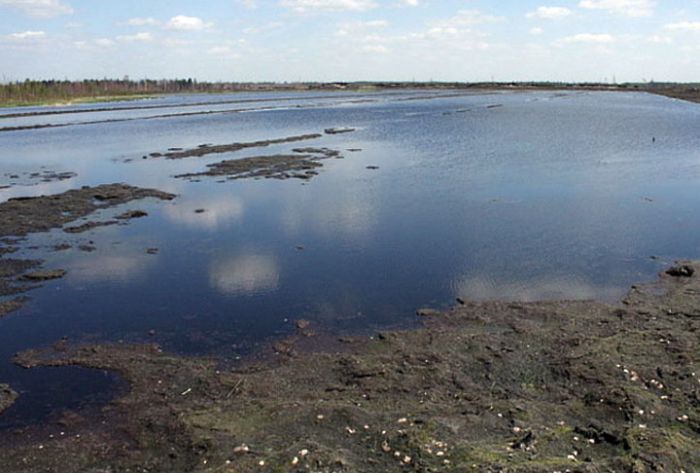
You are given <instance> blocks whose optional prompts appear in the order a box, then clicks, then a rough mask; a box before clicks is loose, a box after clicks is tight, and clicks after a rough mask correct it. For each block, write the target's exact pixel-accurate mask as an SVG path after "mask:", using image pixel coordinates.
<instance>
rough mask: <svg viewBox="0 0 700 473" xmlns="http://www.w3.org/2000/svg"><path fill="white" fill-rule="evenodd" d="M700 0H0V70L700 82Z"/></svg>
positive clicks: (254, 77) (3, 76) (246, 77)
mask: <svg viewBox="0 0 700 473" xmlns="http://www.w3.org/2000/svg"><path fill="white" fill-rule="evenodd" d="M698 58H700V0H683V1H681V0H572V1H564V0H561V1H551V2H550V1H546V0H520V1H516V0H500V1H493V0H492V1H486V0H200V1H192V0H187V1H185V0H167V1H166V0H0V80H3V81H10V80H13V81H14V80H24V79H25V78H31V79H71V80H77V79H85V78H103V77H108V78H122V77H125V76H129V77H130V78H131V79H142V78H150V79H163V78H194V79H197V80H200V81H276V82H282V81H360V80H395V81H411V80H416V81H428V80H435V81H468V82H475V81H491V80H495V81H528V80H546V81H566V82H582V81H605V82H614V81H616V82H640V81H650V80H654V81H680V82H693V81H696V82H700V60H698Z"/></svg>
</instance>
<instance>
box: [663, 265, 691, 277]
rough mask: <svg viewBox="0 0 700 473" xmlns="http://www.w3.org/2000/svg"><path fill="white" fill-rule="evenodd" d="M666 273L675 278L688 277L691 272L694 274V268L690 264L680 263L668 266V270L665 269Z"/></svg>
mask: <svg viewBox="0 0 700 473" xmlns="http://www.w3.org/2000/svg"><path fill="white" fill-rule="evenodd" d="M666 274H668V275H669V276H673V277H676V278H689V277H691V276H692V275H693V274H695V269H693V268H692V267H691V266H688V265H687V264H682V265H678V266H673V267H671V268H669V269H668V270H666Z"/></svg>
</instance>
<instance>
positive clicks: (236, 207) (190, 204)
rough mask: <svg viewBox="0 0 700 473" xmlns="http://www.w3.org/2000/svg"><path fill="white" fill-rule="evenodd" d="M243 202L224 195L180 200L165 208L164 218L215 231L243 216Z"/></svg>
mask: <svg viewBox="0 0 700 473" xmlns="http://www.w3.org/2000/svg"><path fill="white" fill-rule="evenodd" d="M243 209H244V206H243V201H242V200H241V199H239V198H238V197H234V196H227V195H224V196H222V197H218V198H217V197H209V198H200V199H192V200H180V201H179V202H177V203H176V204H175V205H170V206H167V207H166V208H165V215H166V217H167V218H168V219H169V220H170V221H172V222H175V223H180V224H183V225H186V226H188V227H192V228H205V229H208V230H215V229H216V228H218V227H219V226H221V225H223V224H224V223H228V222H235V221H238V220H240V218H241V217H242V216H243Z"/></svg>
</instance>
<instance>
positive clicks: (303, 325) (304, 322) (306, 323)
mask: <svg viewBox="0 0 700 473" xmlns="http://www.w3.org/2000/svg"><path fill="white" fill-rule="evenodd" d="M310 325H311V322H309V321H308V320H306V319H300V320H297V328H298V329H299V330H304V329H306V328H309V326H310Z"/></svg>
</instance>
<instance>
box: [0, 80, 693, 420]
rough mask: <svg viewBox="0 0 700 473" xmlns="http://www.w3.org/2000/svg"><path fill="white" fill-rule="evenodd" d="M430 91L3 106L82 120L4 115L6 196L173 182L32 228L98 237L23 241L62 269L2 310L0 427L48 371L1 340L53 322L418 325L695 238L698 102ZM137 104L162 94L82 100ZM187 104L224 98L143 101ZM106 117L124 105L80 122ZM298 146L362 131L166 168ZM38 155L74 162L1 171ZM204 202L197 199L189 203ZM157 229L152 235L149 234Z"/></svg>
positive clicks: (170, 341)
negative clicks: (229, 147) (194, 178)
mask: <svg viewBox="0 0 700 473" xmlns="http://www.w3.org/2000/svg"><path fill="white" fill-rule="evenodd" d="M435 95H436V94H435V93H426V92H415V91H399V92H392V93H375V94H347V93H329V94H321V95H319V94H314V95H313V96H308V95H304V94H277V95H270V94H267V95H254V94H245V95H243V94H241V95H236V96H205V98H202V96H187V97H168V98H166V99H158V100H149V101H139V102H130V103H128V104H123V103H122V104H111V105H104V104H99V105H91V106H82V107H74V108H73V109H74V110H82V111H81V113H76V114H64V115H39V116H25V117H14V118H8V117H7V115H8V114H10V113H14V112H17V111H18V110H3V111H0V128H1V127H10V126H26V125H36V124H45V123H52V124H67V123H78V122H80V123H81V124H74V125H71V126H65V127H59V128H44V129H37V130H26V131H14V132H0V186H1V185H3V184H7V183H9V182H18V183H19V185H15V186H13V187H11V188H10V189H6V190H0V201H2V200H6V199H8V198H10V197H14V196H19V195H36V194H42V193H58V192H62V191H64V190H67V189H69V188H73V187H77V186H81V185H94V184H102V183H111V182H127V183H129V184H133V185H139V186H148V187H156V188H158V189H162V190H166V191H171V192H175V193H177V194H178V195H179V197H178V198H177V199H176V200H175V201H173V202H151V201H148V202H140V203H132V204H129V205H127V206H124V207H122V208H119V209H113V210H111V211H110V212H107V215H109V214H111V213H117V212H120V211H123V210H124V209H126V208H142V209H145V210H147V211H148V212H149V214H150V216H149V217H148V218H144V219H139V220H134V221H132V222H131V223H130V224H129V225H128V226H119V227H106V228H102V229H98V230H96V231H94V232H91V233H89V234H83V235H79V236H77V237H75V236H69V235H67V234H65V233H62V232H60V231H55V232H52V233H51V234H48V235H36V236H33V237H31V238H30V239H29V240H28V241H27V242H26V244H25V246H31V245H40V246H42V247H46V246H47V245H53V244H55V243H59V242H68V243H73V244H75V243H84V242H86V241H88V240H91V241H93V242H94V244H95V246H96V247H97V251H95V252H93V253H83V252H80V251H78V250H69V251H66V252H58V253H56V252H50V251H47V250H44V249H40V250H25V251H24V252H23V253H21V255H31V256H32V257H44V258H45V259H46V260H47V264H46V266H47V267H51V268H53V267H60V268H65V269H67V270H68V272H69V273H68V276H67V277H66V278H64V279H62V280H60V281H56V282H51V283H48V284H46V285H45V286H44V287H43V288H41V289H39V290H36V291H33V292H31V294H30V296H31V298H32V300H31V302H29V303H28V304H27V305H26V306H25V308H24V309H22V310H21V311H20V312H18V313H16V314H13V315H12V316H10V317H7V318H6V319H4V320H2V321H0V382H9V383H10V384H12V385H13V386H14V387H15V389H17V390H18V391H20V392H21V394H22V395H23V396H25V401H24V402H22V403H21V404H20V403H18V405H17V407H16V408H13V409H14V412H13V411H10V412H8V414H7V415H6V416H4V417H5V418H11V419H12V420H11V421H7V420H5V421H4V420H3V418H0V426H2V425H3V422H5V424H4V425H7V424H8V422H9V423H17V422H20V421H21V419H22V418H23V416H24V418H25V419H27V420H30V421H37V420H41V419H45V418H46V415H47V413H48V412H49V411H50V409H49V408H48V407H46V406H48V405H49V404H51V402H49V401H47V400H46V399H43V400H42V399H39V398H37V395H36V392H37V391H38V390H39V389H40V387H41V386H42V382H44V381H43V380H45V379H46V377H45V375H44V374H42V373H40V372H33V371H31V370H30V371H23V370H20V369H19V368H16V367H14V366H13V365H12V364H11V363H10V360H11V357H12V355H13V354H14V353H15V352H17V351H19V350H23V349H26V348H29V347H35V346H43V345H48V344H51V343H53V342H55V341H56V340H58V339H59V338H61V337H62V336H68V337H69V338H70V339H71V340H73V341H93V340H129V341H143V340H149V341H150V340H155V341H158V342H160V343H162V344H163V345H164V346H165V348H166V349H170V350H175V351H179V352H184V353H215V354H219V355H224V356H227V357H236V356H242V355H245V354H246V353H250V352H251V350H255V348H256V347H257V346H259V344H260V343H264V342H266V341H269V339H270V338H271V337H275V336H280V335H283V334H286V333H289V332H291V331H292V330H293V321H294V320H296V319H299V318H306V319H309V320H311V321H313V322H314V323H315V324H316V325H317V326H318V327H320V328H322V329H324V330H328V331H337V332H347V331H353V332H354V331H371V330H374V329H376V328H379V327H386V326H396V325H402V326H406V325H410V324H413V323H415V318H414V315H413V314H414V311H415V309H416V308H418V307H421V306H426V305H427V306H433V307H445V306H449V305H450V304H452V302H453V301H454V298H455V297H457V296H460V297H467V298H476V299H494V298H498V299H518V300H533V299H553V298H576V299H587V298H596V299H602V300H615V299H616V298H618V297H619V296H620V295H622V294H623V293H624V292H625V290H626V288H627V287H629V285H630V284H632V283H634V282H638V281H643V280H648V279H652V278H653V277H654V275H655V273H656V272H658V271H659V270H660V268H661V267H662V265H664V264H665V263H667V262H670V261H672V260H673V259H674V258H697V257H700V239H699V238H698V236H697V235H700V219H699V218H698V211H697V209H699V208H700V192H698V191H697V189H698V184H700V133H698V130H699V129H700V127H699V126H700V107H699V106H697V105H693V104H689V103H684V102H680V101H675V100H670V99H666V98H662V97H657V96H652V95H647V94H636V93H570V94H560V93H546V92H540V93H497V94H481V95H479V94H469V95H466V94H465V95H462V96H452V95H453V94H451V93H443V95H445V96H444V97H441V98H440V97H438V98H436V97H434V96H435ZM438 95H439V94H438ZM241 100H246V102H242V103H225V104H222V103H221V102H233V101H241ZM256 100H262V101H260V102H256ZM202 102H208V103H207V104H202ZM142 105H145V106H150V107H153V106H158V105H165V106H167V107H166V108H149V109H135V110H116V111H100V112H89V111H88V110H89V109H90V108H93V109H94V108H104V107H110V106H111V107H117V108H120V107H138V106H142ZM177 105H182V107H177ZM265 107H270V109H263V108H265ZM237 108H239V109H240V108H247V109H258V110H257V111H248V112H245V113H241V112H237V113H234V112H233V111H232V110H233V109H237ZM68 109H69V110H70V108H68ZM42 110H46V109H32V111H42ZM51 110H54V109H51ZM21 111H25V110H21ZM193 111H195V112H207V111H223V112H225V113H207V114H198V115H184V116H169V117H161V118H153V117H157V116H162V115H164V114H167V115H174V114H178V113H183V114H184V113H190V112H193ZM3 115H5V117H4V118H3ZM112 119H118V120H125V121H117V122H112V123H93V124H90V123H87V124H86V122H91V121H104V120H112ZM343 126H351V127H355V128H357V131H356V132H354V133H350V134H343V135H333V136H329V135H326V136H324V137H323V138H321V139H318V140H315V141H308V142H304V143H292V144H287V145H278V146H271V147H269V148H260V149H252V150H244V151H239V152H236V153H229V154H225V155H210V156H207V157H204V158H191V159H185V160H180V161H165V160H142V159H141V156H142V155H144V154H148V153H150V152H153V151H163V150H165V149H167V148H170V147H184V148H191V147H195V146H197V145H199V144H201V143H212V144H224V143H232V142H242V141H254V140H262V139H271V138H282V137H286V136H291V135H298V134H305V133H318V132H322V131H323V130H324V129H325V128H329V127H343ZM298 146H325V147H330V148H336V149H341V150H346V149H348V148H359V149H361V150H362V151H359V152H344V155H345V159H343V160H327V161H324V167H323V168H322V170H321V173H320V175H319V176H317V177H315V178H314V179H313V180H311V181H310V182H307V183H306V182H305V183H302V182H300V181H298V180H286V181H278V180H239V181H233V182H227V183H217V182H215V181H214V180H209V179H204V180H202V181H201V182H194V183H191V182H187V181H183V180H179V179H175V178H173V177H172V176H173V175H175V174H179V173H182V172H192V171H200V170H202V169H203V168H204V167H205V165H206V164H209V163H212V162H217V161H220V160H222V159H230V158H234V157H245V156H251V155H258V154H275V153H277V152H286V151H289V150H290V149H291V148H294V147H298ZM125 161H129V162H125ZM368 165H376V166H379V169H378V170H368V169H366V166H368ZM42 166H44V168H43V169H44V170H52V171H72V172H76V173H77V174H78V176H77V177H76V178H74V179H71V180H66V181H61V182H55V183H41V184H37V183H36V181H35V180H31V179H29V178H28V177H26V175H24V174H23V175H22V177H21V178H20V179H19V180H14V181H12V180H10V179H9V177H8V176H6V174H11V173H29V172H33V171H38V170H41V167H42ZM200 208H204V209H206V212H205V213H201V214H200V213H195V212H194V211H195V209H200ZM298 246H303V250H299V249H297V247H298ZM151 247H157V248H159V249H160V251H159V253H158V254H157V255H149V254H146V251H145V250H146V249H147V248H151ZM652 255H653V256H656V257H658V258H659V259H656V260H652V259H651V258H650V256H652ZM150 330H155V333H156V335H155V336H153V337H152V336H149V334H148V333H149V331H150ZM61 370H62V369H58V370H56V372H61ZM52 373H53V372H52ZM52 376H53V379H54V381H52V382H50V383H48V386H49V389H45V391H47V392H52V393H55V396H54V397H53V398H52V400H53V407H56V406H59V407H63V408H65V407H70V408H75V407H76V406H78V405H80V404H81V403H85V402H96V401H99V400H103V399H104V398H105V396H107V394H105V393H108V392H109V391H110V389H111V387H112V386H114V379H113V378H111V377H109V376H106V375H104V374H102V373H99V372H91V371H88V370H82V371H81V370H73V371H65V375H64V376H63V378H61V376H54V375H53V374H52V375H49V378H51V377H52ZM71 383H72V384H71ZM61 386H63V387H61ZM66 386H73V387H72V388H71V389H66V388H65V387H66ZM78 386H79V388H78ZM71 392H72V393H73V394H72V395H68V394H67V393H71ZM32 396H34V397H32ZM40 406H44V407H40ZM49 407H51V406H49Z"/></svg>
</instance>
